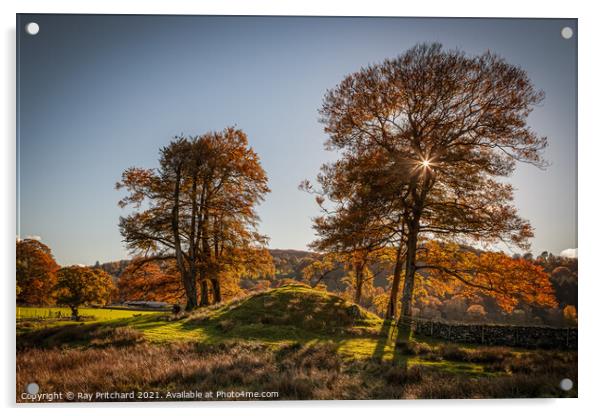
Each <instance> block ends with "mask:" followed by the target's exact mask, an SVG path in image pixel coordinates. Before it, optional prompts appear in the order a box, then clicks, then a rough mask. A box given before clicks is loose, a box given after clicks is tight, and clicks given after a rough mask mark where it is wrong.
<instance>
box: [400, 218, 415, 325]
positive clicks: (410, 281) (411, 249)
mask: <svg viewBox="0 0 602 416" xmlns="http://www.w3.org/2000/svg"><path fill="white" fill-rule="evenodd" d="M418 224H419V223H418V221H417V220H414V221H413V223H412V224H411V225H410V227H408V242H407V252H406V265H405V277H404V279H403V292H402V294H401V316H402V317H410V316H412V296H413V295H414V278H415V275H416V247H417V245H418Z"/></svg>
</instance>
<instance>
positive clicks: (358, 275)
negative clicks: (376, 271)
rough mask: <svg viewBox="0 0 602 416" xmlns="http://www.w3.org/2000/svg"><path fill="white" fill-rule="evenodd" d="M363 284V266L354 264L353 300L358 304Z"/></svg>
mask: <svg viewBox="0 0 602 416" xmlns="http://www.w3.org/2000/svg"><path fill="white" fill-rule="evenodd" d="M363 285H364V268H363V267H362V266H361V265H357V266H355V296H354V302H355V303H357V304H358V305H359V303H360V301H361V300H362V286H363Z"/></svg>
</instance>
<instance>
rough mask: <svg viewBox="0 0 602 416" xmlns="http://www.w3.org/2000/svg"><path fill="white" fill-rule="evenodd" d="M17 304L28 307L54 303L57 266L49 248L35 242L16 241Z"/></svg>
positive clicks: (28, 240) (27, 240) (29, 240)
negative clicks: (28, 305)
mask: <svg viewBox="0 0 602 416" xmlns="http://www.w3.org/2000/svg"><path fill="white" fill-rule="evenodd" d="M16 266H17V292H18V293H17V302H18V303H26V304H30V305H46V304H52V303H54V285H55V284H56V271H57V270H58V269H59V265H58V264H56V262H55V261H54V257H52V252H51V251H50V248H49V247H48V246H46V245H45V244H43V243H41V242H39V241H37V240H31V239H26V240H17V264H16Z"/></svg>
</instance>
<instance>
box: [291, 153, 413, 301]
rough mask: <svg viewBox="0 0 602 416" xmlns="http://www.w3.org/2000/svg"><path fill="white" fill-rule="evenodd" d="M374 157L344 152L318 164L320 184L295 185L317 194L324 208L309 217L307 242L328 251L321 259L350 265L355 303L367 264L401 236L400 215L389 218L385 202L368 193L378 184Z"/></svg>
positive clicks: (382, 254)
mask: <svg viewBox="0 0 602 416" xmlns="http://www.w3.org/2000/svg"><path fill="white" fill-rule="evenodd" d="M372 156H373V155H372ZM379 163H380V159H379V158H377V157H365V156H364V157H354V156H353V155H348V157H347V158H345V159H343V160H339V161H337V162H335V163H330V164H324V165H323V166H322V168H321V172H320V174H319V175H318V179H317V181H318V184H319V186H320V187H319V189H315V188H314V187H313V185H312V184H311V183H310V182H309V181H307V180H305V181H303V182H302V183H301V185H300V189H302V190H305V191H308V192H310V193H314V194H316V201H317V203H318V205H319V206H320V208H321V209H322V212H323V215H321V216H318V217H316V218H314V224H313V228H314V230H315V231H316V234H317V235H318V239H316V240H315V241H313V242H312V243H311V244H310V247H311V248H313V249H315V250H317V251H319V252H326V253H328V254H327V255H326V256H325V258H326V260H328V259H329V258H330V257H333V258H336V259H337V261H338V262H340V263H342V264H344V265H345V268H346V269H348V270H349V271H350V276H349V277H350V282H351V286H352V287H353V288H354V295H353V300H354V301H355V302H356V303H360V300H361V298H362V292H363V288H364V284H365V283H366V282H367V281H368V280H370V279H371V278H372V277H368V276H367V274H368V273H370V271H369V268H368V267H369V265H370V264H372V263H375V262H377V261H378V260H380V259H382V257H383V256H386V254H387V253H388V250H386V246H387V245H388V244H390V243H391V242H393V241H395V239H396V238H397V239H398V240H399V239H401V238H402V234H401V232H399V229H398V225H399V224H398V222H399V220H397V221H394V222H395V223H392V221H391V220H390V217H389V215H390V209H389V206H388V205H387V204H382V200H376V199H375V198H373V193H374V189H375V188H377V187H379V186H383V184H382V182H381V181H382V178H379V177H378V175H376V176H373V173H375V172H378V168H379ZM379 183H380V185H379ZM326 204H328V206H327V205H326ZM319 262H320V261H319ZM321 262H322V263H325V264H324V265H327V264H326V263H328V261H327V262H324V261H321ZM318 268H320V267H318ZM322 268H323V267H322ZM397 272H399V270H398V271H397Z"/></svg>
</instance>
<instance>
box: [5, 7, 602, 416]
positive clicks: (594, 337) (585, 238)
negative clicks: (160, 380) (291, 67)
mask: <svg viewBox="0 0 602 416" xmlns="http://www.w3.org/2000/svg"><path fill="white" fill-rule="evenodd" d="M0 7H1V9H2V10H1V11H2V13H0V20H1V21H2V27H3V32H2V35H3V42H2V44H1V45H2V55H1V57H2V62H3V64H2V65H1V71H2V78H1V79H2V83H3V88H2V91H3V92H4V96H3V97H2V100H1V101H0V106H1V107H2V111H1V114H2V123H1V124H0V125H1V126H2V127H3V128H4V137H3V139H4V140H2V144H1V146H2V148H0V155H1V157H2V162H1V163H0V171H1V175H2V180H1V181H0V184H1V186H2V196H3V198H2V200H3V201H4V203H3V204H1V209H2V214H3V215H2V216H1V218H2V230H3V238H2V239H0V256H1V257H0V264H2V266H3V267H2V269H3V270H4V271H5V273H4V274H3V275H2V278H1V280H2V282H3V284H4V287H3V288H2V289H3V290H2V300H3V301H4V302H2V303H3V305H1V306H0V310H1V311H2V325H3V329H4V337H2V341H1V342H0V349H1V350H2V353H1V359H2V366H1V367H0V368H2V369H3V370H4V371H3V374H2V377H1V379H0V392H1V394H2V402H3V405H4V406H7V407H12V408H10V409H8V414H13V413H16V412H17V411H18V412H19V414H44V415H54V414H57V415H81V414H83V413H86V414H99V415H101V414H102V415H103V416H106V413H107V411H109V408H110V407H113V406H115V405H111V404H94V405H92V406H85V407H84V406H81V405H78V406H77V407H75V406H69V407H64V406H61V405H58V406H51V407H49V406H45V407H43V408H40V407H34V406H21V407H20V408H18V409H15V407H14V404H13V403H14V397H15V396H14V395H15V391H14V355H13V354H14V344H12V343H13V340H14V297H13V296H14V283H13V282H14V281H13V280H12V276H13V275H14V274H13V273H14V261H15V260H14V258H15V257H14V250H15V249H14V247H15V246H14V239H15V13H119V14H244V15H262V14H275V15H347V16H442V17H452V16H455V17H481V16H490V17H565V18H566V17H569V18H579V28H578V32H579V33H578V36H579V183H580V187H579V225H580V226H579V246H580V247H579V249H580V250H579V254H580V257H581V262H580V263H581V267H580V268H581V270H580V275H581V286H580V292H579V293H580V298H579V306H580V310H579V318H580V322H579V326H580V333H579V345H580V347H579V354H580V365H579V396H580V398H579V399H574V400H540V399H538V400H486V401H483V400H470V401H458V400H451V401H450V400H439V401H399V402H397V401H395V402H392V401H386V402H383V401H371V402H368V401H364V402H288V403H283V402H272V403H267V402H255V403H236V404H234V403H179V404H171V405H170V404H153V405H150V406H149V405H147V406H145V408H144V410H142V411H143V412H144V413H145V414H147V415H158V414H161V415H163V414H164V413H165V412H166V411H169V410H168V408H169V407H174V406H177V409H174V411H176V412H178V414H179V415H184V414H199V413H202V412H207V413H210V414H212V415H218V414H232V413H235V412H243V411H244V412H245V414H248V415H259V414H261V415H271V414H275V415H276V414H277V415H282V413H284V412H286V414H287V416H289V415H290V416H292V415H304V416H306V415H307V413H308V412H311V413H314V412H320V413H321V412H324V413H325V412H329V413H331V412H337V413H341V414H342V413H343V412H345V414H346V415H350V416H353V415H365V413H366V412H368V411H369V409H371V408H372V407H374V408H375V411H376V412H382V413H383V414H388V413H389V412H396V413H398V412H404V413H405V412H408V413H411V412H414V413H420V415H423V414H431V413H433V414H434V413H436V414H445V415H446V416H451V415H456V414H457V415H462V416H467V415H470V414H478V415H483V414H484V413H486V414H487V415H507V414H508V413H516V412H519V414H521V413H524V412H526V411H529V412H536V413H541V414H546V415H567V414H590V413H594V412H595V410H594V409H595V407H596V402H597V401H598V400H597V399H598V398H599V397H600V396H602V395H600V394H599V393H598V386H599V375H600V374H601V371H600V370H601V368H600V367H601V365H600V361H601V356H602V354H601V353H600V352H599V350H600V346H601V342H600V341H601V336H600V330H599V329H597V328H598V327H599V326H600V325H601V321H600V319H598V317H599V316H600V314H599V310H600V309H599V305H600V301H599V298H600V296H601V295H602V290H601V289H602V283H601V282H602V276H600V274H599V270H600V264H599V261H596V260H597V258H596V254H598V257H599V253H598V252H599V251H600V249H599V247H600V245H599V244H598V241H599V239H600V238H599V236H600V231H601V230H600V225H599V224H600V217H599V212H600V205H598V204H597V202H600V201H602V198H600V195H601V190H602V187H601V186H600V176H601V175H600V173H599V170H598V169H599V167H600V164H601V163H600V161H599V159H600V155H601V154H602V148H601V145H600V142H601V140H602V138H601V137H600V124H599V120H600V119H601V116H600V108H601V107H602V106H601V105H600V97H602V91H601V89H600V80H599V73H600V71H601V68H602V62H601V58H600V53H599V51H600V45H601V44H602V42H600V40H601V36H600V26H601V23H602V22H601V20H600V18H601V17H602V16H601V15H600V13H599V12H598V10H596V7H595V2H594V1H588V2H585V1H583V2H579V1H575V0H573V1H546V2H528V1H525V0H506V1H502V0H500V1H498V2H496V3H495V4H492V3H491V2H486V1H469V0H454V1H449V0H448V1H445V0H441V1H390V2H387V1H381V0H370V1H356V0H346V1H344V0H340V1H328V2H327V1H324V0H321V1H320V0H305V1H295V2H293V1H290V2H285V1H282V0H280V1H278V0H272V1H266V0H259V1H248V0H247V1H245V0H238V1H219V2H218V1H212V2H208V1H205V2H196V3H193V2H190V1H180V0H163V1H156V0H146V1H144V2H134V1H131V2H126V1H123V0H105V1H102V2H100V1H98V2H92V1H88V2H81V1H60V0H54V1H52V2H49V1H20V2H16V1H4V2H2V3H1V5H0ZM119 407H121V408H122V409H121V410H119V412H123V411H127V410H126V409H127V408H132V407H140V404H138V405H136V404H120V405H119ZM597 410H598V411H599V409H597ZM5 414H7V413H5Z"/></svg>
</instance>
